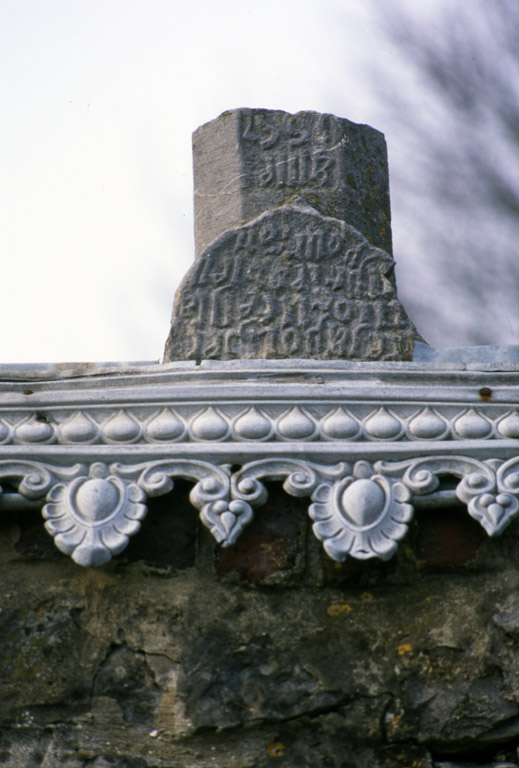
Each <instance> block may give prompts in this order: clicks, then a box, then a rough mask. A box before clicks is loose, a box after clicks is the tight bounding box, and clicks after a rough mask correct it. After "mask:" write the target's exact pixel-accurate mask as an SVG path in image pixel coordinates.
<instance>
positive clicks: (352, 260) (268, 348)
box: [165, 206, 418, 361]
mask: <svg viewBox="0 0 519 768" xmlns="http://www.w3.org/2000/svg"><path fill="white" fill-rule="evenodd" d="M393 269H394V262H393V259H392V258H391V257H390V256H389V255H388V254H387V253H386V252H384V251H382V250H380V249H378V248H375V247H374V246H372V245H371V244H370V243H369V242H368V241H367V240H366V239H365V238H364V237H363V236H362V235H361V234H360V233H359V232H357V231H356V230H355V229H353V228H352V227H350V226H348V225H347V224H344V222H342V221H339V220H338V219H332V218H326V217H324V216H321V215H320V214H318V213H316V212H315V211H314V210H312V209H310V208H301V207H297V206H283V207H281V208H279V209H277V210H275V211H271V212H268V213H265V214H263V215H262V216H260V217H259V218H257V219H255V220H254V221H253V222H251V223H249V224H247V225H245V226H243V227H238V228H236V229H232V230H229V231H227V232H225V234H223V235H222V236H221V237H220V238H219V239H218V240H216V241H215V242H214V243H213V244H212V245H211V246H210V247H209V248H208V249H207V250H206V251H205V252H204V253H203V254H202V256H201V257H200V258H199V259H198V261H197V262H196V263H195V265H194V266H193V267H192V268H191V270H190V272H189V273H188V274H187V276H186V278H185V279H184V282H183V283H182V285H181V287H180V288H179V290H178V292H177V295H176V298H175V304H174V308H173V319H172V325H171V331H170V335H169V338H168V341H167V344H166V352H165V361H169V360H199V359H219V360H229V359H233V358H288V357H300V358H320V359H338V358H344V359H349V360H410V359H411V358H412V354H413V343H414V340H415V339H416V338H418V333H417V331H416V329H415V327H414V325H413V324H412V322H411V321H410V320H409V318H408V316H407V314H406V312H405V310H404V309H403V307H402V305H401V304H400V302H399V301H398V298H397V294H396V287H395V278H394V273H393Z"/></svg>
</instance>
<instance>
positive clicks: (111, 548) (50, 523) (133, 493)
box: [42, 462, 146, 566]
mask: <svg viewBox="0 0 519 768" xmlns="http://www.w3.org/2000/svg"><path fill="white" fill-rule="evenodd" d="M47 499H48V503H47V504H45V506H44V507H43V509H42V514H43V517H44V518H45V520H46V523H45V528H46V529H47V531H48V532H49V533H50V534H51V536H53V537H54V542H55V544H56V546H57V547H58V549H60V550H61V551H62V552H64V553H65V554H67V555H71V557H72V559H73V560H75V562H76V563H78V564H79V565H85V566H98V565H102V564H103V563H106V562H108V561H109V560H110V559H111V557H112V555H116V554H118V553H119V552H121V551H122V550H123V549H124V548H125V547H126V545H127V544H128V541H129V537H130V536H132V535H133V534H134V533H137V531H138V530H139V528H140V525H141V523H140V521H141V520H142V518H143V517H144V516H145V514H146V506H145V505H144V504H143V501H145V499H146V494H145V493H144V491H143V490H142V488H140V487H139V486H138V485H137V484H136V483H134V482H127V481H125V480H123V479H121V478H120V477H117V476H116V475H114V474H110V472H109V469H108V467H107V466H106V465H105V464H102V463H100V462H98V463H95V464H92V465H91V467H90V470H89V472H88V475H81V476H79V477H76V478H75V479H73V480H71V481H70V482H69V483H59V484H57V485H54V486H53V488H52V489H51V490H50V492H49V494H48V496H47Z"/></svg>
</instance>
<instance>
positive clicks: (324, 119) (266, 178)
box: [193, 109, 392, 258]
mask: <svg viewBox="0 0 519 768" xmlns="http://www.w3.org/2000/svg"><path fill="white" fill-rule="evenodd" d="M193 166H194V186H195V194H194V205H195V246H196V258H198V257H199V256H200V254H201V253H202V252H203V251H204V250H205V248H207V246H209V245H210V244H211V243H212V242H213V241H214V240H215V239H216V238H217V237H219V236H220V235H221V234H222V233H223V232H225V231H226V230H228V229H232V228H235V227H237V226H241V225H243V224H246V223H247V222H249V221H251V220H252V219H254V218H256V217H257V216H259V215H260V214H262V213H263V212H264V211H268V210H272V209H274V208H277V207H279V206H280V205H283V204H285V203H290V204H300V205H301V204H303V205H305V206H311V207H312V208H313V209H314V210H316V211H318V212H319V213H320V214H321V215H323V216H329V217H333V218H335V219H340V220H341V221H344V222H345V223H347V224H349V225H350V226H352V227H354V228H355V229H357V230H359V231H360V232H361V233H362V234H363V235H364V237H366V238H367V239H368V240H369V241H370V242H371V243H372V244H373V245H375V246H377V247H379V248H383V249H384V250H385V251H387V252H388V253H390V254H391V253H392V243H391V214H390V204H389V178H388V167H387V150H386V142H385V139H384V136H383V134H382V133H380V132H379V131H376V130H375V129H374V128H371V127H370V126H368V125H357V124H356V123H352V122H351V121H350V120H345V119H344V118H339V117H336V116H335V115H329V114H320V113H318V112H298V113H297V114H294V115H292V114H289V113H287V112H283V111H281V110H268V109H235V110H232V111H229V112H224V113H223V114H222V115H220V117H218V118H216V120H212V121H211V122H209V123H206V124H205V125H202V126H201V127H200V128H198V130H196V131H195V132H194V134H193Z"/></svg>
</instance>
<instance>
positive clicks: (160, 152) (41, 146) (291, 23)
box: [0, 0, 427, 362]
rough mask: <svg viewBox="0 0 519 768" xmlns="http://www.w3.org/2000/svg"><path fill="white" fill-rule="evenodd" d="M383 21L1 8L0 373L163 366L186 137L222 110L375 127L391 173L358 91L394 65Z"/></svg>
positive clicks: (315, 15) (191, 7) (227, 9)
mask: <svg viewBox="0 0 519 768" xmlns="http://www.w3.org/2000/svg"><path fill="white" fill-rule="evenodd" d="M389 1H390V0H388V2H389ZM421 5H422V4H421ZM426 8H427V4H425V5H424V6H423V9H424V11H425V10H426ZM375 16H376V12H374V11H373V7H372V5H371V4H370V3H368V2H366V0H261V2H260V0H256V1H255V2H249V1H248V0H239V1H236V2H235V1H234V0H220V2H218V3H215V2H213V1H212V0H66V1H65V0H45V2H41V0H2V3H1V4H0V57H1V63H2V72H3V77H2V78H1V86H0V87H1V89H2V121H1V125H0V135H1V139H2V150H1V151H2V160H1V167H2V184H1V196H2V199H1V205H0V210H1V222H0V253H1V254H2V273H1V274H2V284H3V290H2V298H1V301H0V320H1V331H0V361H2V362H27V361H32V362H37V361H60V360H61V361H65V360H68V361H72V360H83V361H86V360H153V359H159V358H160V357H161V355H162V350H163V345H164V341H165V339H166V336H167V333H168V329H169V318H170V313H171V306H172V301H173V296H174V292H175V288H176V286H177V285H178V283H179V281H180V279H181V277H182V275H183V274H184V273H185V271H186V270H187V268H188V266H189V265H190V263H191V262H192V260H193V252H194V249H193V234H192V232H193V223H192V173H191V133H192V132H193V131H194V130H195V129H196V128H197V126H199V125H200V124H202V123H204V122H207V121H208V120H211V119H213V118H214V117H216V116H217V115H219V114H220V113H221V112H222V111H224V110H226V109H230V108H233V107H241V106H248V107H267V108H276V109H284V110H286V111H289V112H295V111H298V110H301V109H311V110H317V111H321V112H333V113H335V114H337V115H340V116H342V117H347V118H349V119H351V120H353V121H355V122H361V123H370V124H372V125H374V127H376V128H378V129H380V130H382V131H384V132H385V133H386V134H387V138H388V143H389V152H390V158H389V159H390V165H391V135H390V132H389V133H388V131H387V130H386V126H384V125H380V124H377V116H378V110H377V103H376V99H375V97H374V96H373V95H372V89H371V87H370V85H369V83H368V82H367V80H366V76H365V65H366V62H368V61H373V60H378V61H379V62H381V64H382V66H387V67H391V66H393V65H395V66H396V62H395V61H394V59H393V58H392V53H391V50H390V49H389V48H387V47H386V45H385V43H384V40H383V36H381V34H380V30H379V29H378V28H377V27H376V24H375V21H376V19H375ZM403 76H405V73H402V72H400V73H398V77H403ZM395 255H396V257H397V260H398V243H397V242H395ZM397 274H398V277H399V280H400V281H401V280H404V281H405V279H406V276H405V273H404V274H402V275H401V274H399V273H397ZM421 330H422V332H423V329H421Z"/></svg>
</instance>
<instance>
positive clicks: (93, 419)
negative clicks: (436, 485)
mask: <svg viewBox="0 0 519 768" xmlns="http://www.w3.org/2000/svg"><path fill="white" fill-rule="evenodd" d="M0 413H1V411H0ZM11 418H12V419H13V420H12V421H11V420H10V419H9V416H6V417H4V418H1V417H0V445H11V444H14V445H36V444H39V445H48V444H52V443H58V444H61V445H94V444H100V443H102V444H105V445H133V444H135V443H148V444H159V445H160V444H164V443H182V442H199V441H203V442H218V443H220V442H232V441H244V442H249V441H252V442H287V441H292V440H300V441H308V440H312V441H314V440H315V441H326V442H328V441H335V440H343V441H351V440H354V441H356V442H360V441H369V442H377V441H384V442H387V441H389V442H396V441H406V440H408V441H415V440H428V441H432V440H442V441H443V440H502V439H519V410H518V409H517V408H503V407H499V406H498V407H495V406H494V407H492V408H489V407H488V406H487V407H486V408H485V407H483V406H479V407H478V406H472V407H469V408H453V407H452V406H449V405H446V406H436V407H431V406H428V405H427V406H425V407H421V408H414V409H410V408H409V405H408V404H406V405H405V406H398V405H395V406H393V407H391V408H389V407H386V406H384V405H380V406H378V407H375V408H369V407H368V408H366V405H365V404H363V403H350V404H349V405H348V406H347V407H346V405H345V404H343V403H341V402H339V403H337V404H336V405H334V406H333V407H331V408H328V409H325V408H323V406H322V405H319V406H315V405H312V404H311V403H302V404H298V405H294V406H291V407H289V408H287V407H286V406H285V405H284V404H283V403H281V404H271V405H269V406H268V407H265V406H260V405H258V404H250V405H247V406H246V407H245V408H244V407H243V406H240V405H232V404H226V405H220V406H218V407H217V406H213V405H207V406H204V407H202V408H200V407H199V406H197V405H193V404H185V405H183V406H182V407H181V408H174V407H171V406H170V405H167V404H164V405H163V406H162V407H160V408H153V407H152V408H149V407H148V408H144V409H142V408H139V409H135V408H131V407H126V408H119V409H118V410H116V411H115V412H114V410H113V408H111V407H108V408H104V409H102V408H100V407H99V406H97V407H91V408H82V409H81V410H72V411H70V412H69V411H63V409H59V407H58V408H55V407H53V408H51V409H49V408H47V409H46V412H45V415H42V413H41V411H36V412H35V411H33V410H27V411H26V412H21V413H15V414H13V415H12V417H11Z"/></svg>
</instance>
